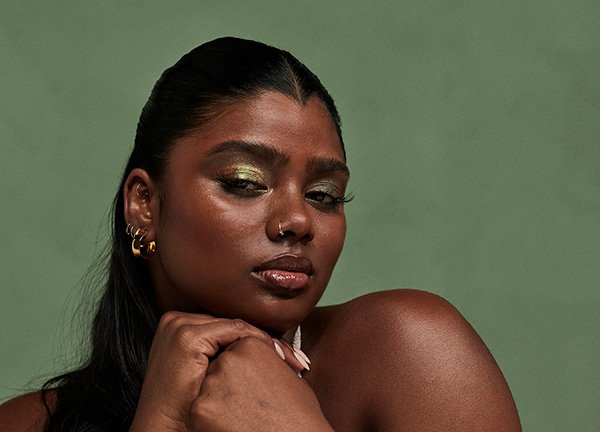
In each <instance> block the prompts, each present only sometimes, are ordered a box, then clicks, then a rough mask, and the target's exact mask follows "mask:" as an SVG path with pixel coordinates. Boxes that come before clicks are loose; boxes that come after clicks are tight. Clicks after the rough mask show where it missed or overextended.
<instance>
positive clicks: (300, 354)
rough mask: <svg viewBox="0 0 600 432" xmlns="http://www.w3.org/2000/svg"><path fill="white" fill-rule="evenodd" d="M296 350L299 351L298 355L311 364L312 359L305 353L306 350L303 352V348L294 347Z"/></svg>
mask: <svg viewBox="0 0 600 432" xmlns="http://www.w3.org/2000/svg"><path fill="white" fill-rule="evenodd" d="M294 351H295V352H297V353H298V355H299V356H300V357H302V358H303V359H304V361H305V362H306V363H308V364H311V361H310V359H309V358H308V356H307V355H306V354H304V352H302V350H301V349H298V348H294Z"/></svg>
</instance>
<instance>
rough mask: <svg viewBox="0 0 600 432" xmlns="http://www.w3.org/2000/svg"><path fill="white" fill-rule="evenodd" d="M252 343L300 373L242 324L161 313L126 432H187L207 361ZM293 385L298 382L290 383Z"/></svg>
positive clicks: (288, 353)
mask: <svg viewBox="0 0 600 432" xmlns="http://www.w3.org/2000/svg"><path fill="white" fill-rule="evenodd" d="M250 338H251V339H253V340H254V341H256V342H257V343H259V344H260V345H261V346H262V347H263V348H264V349H265V350H270V354H271V357H273V359H274V360H276V361H277V362H279V363H280V366H283V367H284V368H287V369H288V372H289V373H291V374H292V375H294V374H295V372H297V371H301V370H302V369H303V367H302V365H301V364H300V363H299V362H298V360H297V359H296V358H295V357H294V355H293V353H292V352H291V351H290V349H289V348H288V347H286V346H285V345H283V344H280V348H282V350H280V352H281V351H283V353H284V356H283V357H284V359H285V360H286V362H287V365H286V363H284V362H282V361H281V359H280V358H279V356H278V354H277V352H276V350H275V346H274V341H273V339H272V338H271V336H269V335H268V334H267V333H265V332H263V331H262V330H259V329H257V328H256V327H253V326H251V325H250V324H248V323H246V322H245V321H242V320H237V319H234V320H230V319H224V318H215V317H212V316H210V315H201V314H190V313H183V312H167V313H165V314H164V315H163V317H162V318H161V320H160V323H159V325H158V329H157V331H156V334H155V336H154V340H153V342H152V347H151V349H150V355H149V360H148V365H147V367H146V375H145V377H144V383H143V386H142V391H141V394H140V400H139V402H138V407H137V409H136V413H135V417H134V419H133V422H132V425H131V428H130V431H137V430H140V431H141V430H152V431H162V430H165V431H187V427H186V421H187V419H188V412H189V409H190V406H191V405H192V403H193V402H194V400H195V399H196V398H197V396H198V394H199V392H200V387H201V385H202V382H203V381H204V379H205V376H206V372H207V368H208V367H209V362H210V360H211V359H212V358H213V357H214V356H215V355H216V354H217V353H219V352H220V351H221V350H222V349H224V348H226V347H227V346H228V345H230V344H231V343H233V342H236V341H240V340H243V339H250ZM296 379H298V378H297V377H296Z"/></svg>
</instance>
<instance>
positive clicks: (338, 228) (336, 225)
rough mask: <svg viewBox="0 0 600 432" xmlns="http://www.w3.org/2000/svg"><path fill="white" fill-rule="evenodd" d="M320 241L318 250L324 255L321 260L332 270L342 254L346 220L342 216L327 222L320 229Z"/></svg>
mask: <svg viewBox="0 0 600 432" xmlns="http://www.w3.org/2000/svg"><path fill="white" fill-rule="evenodd" d="M321 229H322V233H323V234H322V241H321V244H320V245H319V248H321V250H322V251H323V252H325V253H324V256H323V257H322V259H324V260H326V262H327V264H328V265H329V266H330V267H331V270H333V266H335V263H336V262H337V259H338V258H339V256H340V253H341V252H342V248H343V247H344V241H345V239H346V219H345V217H344V216H343V215H342V216H341V217H339V218H336V219H335V220H333V221H329V223H327V224H326V225H325V226H323V227H322V228H321Z"/></svg>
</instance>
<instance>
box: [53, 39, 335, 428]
mask: <svg viewBox="0 0 600 432" xmlns="http://www.w3.org/2000/svg"><path fill="white" fill-rule="evenodd" d="M263 91H276V92H280V93H282V94H284V95H287V96H289V97H290V98H293V99H294V100H296V101H298V102H299V103H305V102H306V101H307V100H308V99H309V98H311V97H316V98H318V99H319V100H320V101H321V102H322V103H323V104H324V106H325V107H326V108H327V110H328V111H329V113H330V115H331V118H332V120H333V122H334V124H335V127H336V129H337V132H338V136H339V138H340V143H341V145H342V150H344V146H343V140H342V136H341V123H340V117H339V114H338V112H337V109H336V107H335V104H334V101H333V99H332V98H331V96H330V95H329V93H328V92H327V90H326V89H325V88H324V87H323V85H322V84H321V82H320V81H319V79H318V78H317V76H316V75H315V74H313V73H312V72H311V71H310V70H309V69H308V68H307V67H306V66H304V65H303V64H302V63H300V61H298V60H297V59H296V58H295V57H294V56H292V55H291V54H290V53H289V52H287V51H283V50H280V49H278V48H274V47H271V46H268V45H265V44H262V43H259V42H255V41H250V40H244V39H238V38H233V37H225V38H220V39H215V40H213V41H210V42H207V43H205V44H203V45H200V46H198V47H197V48H194V49H193V50H192V51H190V52H189V53H187V54H186V55H184V56H183V57H182V58H181V59H180V60H179V61H178V62H177V63H176V64H175V65H174V66H172V67H170V68H168V69H167V70H166V71H165V72H164V73H163V74H162V76H161V77H160V79H159V80H158V81H157V82H156V84H155V86H154V88H153V90H152V93H151V95H150V98H149V99H148V102H147V103H146V105H145V106H144V108H143V110H142V113H141V115H140V119H139V122H138V125H137V132H136V137H135V144H134V148H133V151H132V153H131V155H130V157H129V161H128V162H127V165H126V168H125V170H124V173H123V177H122V179H121V182H120V186H119V189H118V192H117V194H116V197H115V199H114V202H113V206H112V235H111V241H110V245H109V247H110V251H109V256H108V263H107V266H106V267H107V277H106V280H105V282H104V291H103V293H102V295H101V297H100V300H99V304H98V307H97V311H96V315H95V317H94V319H93V321H92V326H91V339H90V345H91V347H90V350H89V354H88V355H87V356H86V357H87V358H86V359H85V361H84V362H83V363H82V365H81V367H80V368H79V369H76V370H73V371H71V372H67V373H65V374H63V375H60V376H57V377H55V378H52V379H50V380H49V381H47V382H46V383H45V384H44V386H43V387H42V395H43V400H44V404H45V406H46V410H47V411H48V415H49V420H48V424H47V430H48V431H86V432H87V431H90V432H91V431H118V430H127V429H128V428H129V426H130V424H131V422H132V420H133V416H134V414H135V409H136V406H137V403H138V398H139V395H140V391H141V387H142V382H143V378H144V371H145V368H146V363H147V360H148V354H149V351H150V346H151V344H152V338H153V336H154V332H155V331H156V328H157V325H158V321H159V319H160V316H161V311H160V310H159V309H158V306H157V304H156V302H155V299H154V292H153V288H152V286H153V285H152V281H151V280H150V276H149V273H148V269H147V263H146V262H145V261H144V260H140V259H136V258H135V257H134V256H133V254H132V253H131V248H130V244H131V239H130V238H129V237H128V235H127V233H126V231H125V228H126V221H125V219H124V216H123V215H124V202H123V201H124V200H123V188H124V184H125V181H126V179H127V176H128V175H129V173H130V172H131V170H132V169H134V168H137V167H139V168H143V169H145V170H146V171H147V172H148V173H149V175H150V176H151V177H153V178H154V179H156V180H158V181H160V179H161V176H162V175H163V172H164V169H165V167H166V164H167V161H168V158H169V153H170V150H171V148H172V146H173V144H174V142H175V141H176V139H177V138H179V137H182V136H184V135H185V134H187V133H190V132H191V131H193V130H197V129H199V128H202V127H203V126H205V125H207V124H208V122H210V121H211V120H214V119H215V118H216V116H218V115H219V113H221V112H222V110H223V109H225V108H226V107H227V106H231V105H232V104H235V103H237V102H241V101H246V100H249V99H251V98H252V97H253V96H256V95H257V94H259V93H260V92H263ZM344 155H345V151H344ZM49 392H52V394H53V396H52V397H50V395H49Z"/></svg>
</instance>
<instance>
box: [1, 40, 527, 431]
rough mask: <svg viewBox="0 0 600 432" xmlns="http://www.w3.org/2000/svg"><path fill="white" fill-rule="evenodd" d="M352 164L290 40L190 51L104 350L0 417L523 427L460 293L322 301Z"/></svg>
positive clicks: (136, 194)
mask: <svg viewBox="0 0 600 432" xmlns="http://www.w3.org/2000/svg"><path fill="white" fill-rule="evenodd" d="M348 177H349V171H348V168H347V167H346V163H345V151H344V146H343V141H342V136H341V130H340V119H339V115H338V113H337V110H336V108H335V105H334V102H333V100H332V99H331V97H330V96H329V94H328V93H327V91H326V90H325V89H324V88H323V86H322V85H321V83H320V82H319V80H318V79H317V77H316V76H315V75H314V74H312V73H311V72H310V71H309V70H308V69H307V68H306V67H305V66H304V65H302V64H301V63H300V62H298V60H296V59H295V58H294V57H293V56H291V55H290V54H289V53H287V52H285V51H281V50H278V49H275V48H272V47H269V46H266V45H263V44H260V43H257V42H253V41H246V40H241V39H235V38H222V39H217V40H214V41H212V42H209V43H206V44H204V45H201V46H200V47H198V48H196V49H194V50H192V51H191V52H190V53H188V54H186V55H185V56H184V57H183V58H182V59H181V60H180V61H179V62H178V63H177V64H176V65H175V66H173V67H172V68H170V69H168V70H167V71H165V73H164V74H163V75H162V77H161V78H160V80H159V81H158V82H157V84H156V86H155V88H154V90H153V92H152V94H151V96H150V99H149V101H148V103H147V104H146V106H145V107H144V109H143V111H142V114H141V118H140V121H139V124H138V129H137V135H136V140H135V147H134V149H133V152H132V154H131V157H130V159H129V163H128V164H127V167H126V169H125V173H124V177H123V180H122V182H121V187H120V189H119V193H118V195H117V197H116V199H115V202H114V217H113V222H114V223H113V228H114V231H113V244H112V252H111V257H110V264H109V271H108V278H107V282H106V288H105V292H104V294H103V296H102V298H101V301H100V304H99V307H98V312H97V314H96V316H95V319H94V322H93V329H92V350H91V354H90V357H89V360H88V361H87V362H86V363H85V364H84V365H83V366H82V367H81V368H80V369H78V370H76V371H74V372H70V373H67V374H65V375H63V376H59V377H57V378H55V379H53V380H51V381H49V382H48V383H47V384H46V386H45V387H44V390H43V391H42V392H39V393H32V394H28V395H25V396H21V397H19V398H16V399H13V400H12V401H9V402H7V403H6V404H4V405H3V406H2V408H1V410H0V424H3V425H7V426H8V429H9V430H14V431H21V430H23V431H25V430H39V431H42V430H48V431H58V430H61V431H83V430H85V431H117V430H131V431H148V430H151V431H270V430H277V431H281V430H290V431H296V430H298V431H331V430H338V431H427V430H432V431H433V430H436V431H438V430H439V431H482V430H485V431H517V430H520V426H519V421H518V417H517V414H516V409H515V406H514V403H513V400H512V397H511V395H510V391H509V389H508V387H507V385H506V382H505V380H504V378H503V377H502V374H501V372H500V370H499V369H498V367H497V365H496V364H495V362H494V360H493V358H492V356H491V354H490V353H489V352H488V350H487V349H486V347H485V345H484V344H483V342H482V341H481V340H480V338H479V337H478V336H477V334H476V333H475V331H474V330H473V329H472V328H471V327H470V326H469V324H468V323H467V322H466V321H465V320H464V319H463V318H462V317H461V315H460V314H459V313H458V312H457V311H456V310H455V309H454V308H453V307H452V306H451V305H449V304H448V303H447V302H445V301H444V300H443V299H441V298H439V297H437V296H434V295H432V294H427V293H424V292H418V291H409V290H398V291H387V292H381V293H375V294H370V295H367V296H364V297H361V298H358V299H355V300H353V301H351V302H349V303H346V304H343V305H338V306H330V307H324V308H315V305H316V303H317V301H318V300H319V298H320V296H321V294H322V293H323V291H324V289H325V287H326V285H327V282H328V280H329V277H330V275H331V272H332V270H333V267H334V265H335V262H336V260H337V258H338V256H339V254H340V251H341V249H342V245H343V242H344V236H345V229H346V225H345V217H344V208H343V205H344V204H345V203H346V202H347V201H348V200H349V198H348V197H347V196H346V195H345V189H346V184H347V181H348ZM309 358H310V359H311V360H312V362H311V360H309ZM299 376H300V378H299Z"/></svg>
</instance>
